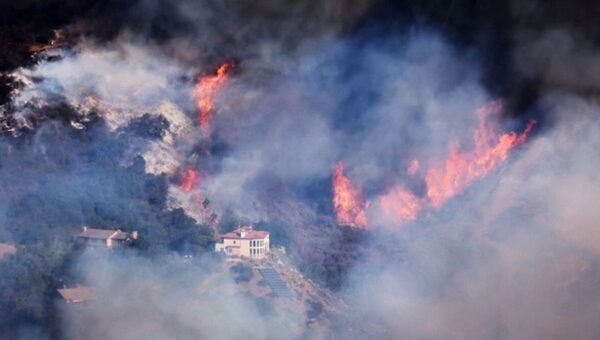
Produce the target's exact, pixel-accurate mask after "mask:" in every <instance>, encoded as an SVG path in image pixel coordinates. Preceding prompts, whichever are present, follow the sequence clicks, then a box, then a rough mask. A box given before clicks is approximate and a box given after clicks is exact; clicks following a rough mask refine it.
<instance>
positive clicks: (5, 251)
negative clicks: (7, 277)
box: [0, 243, 17, 259]
mask: <svg viewBox="0 0 600 340" xmlns="http://www.w3.org/2000/svg"><path fill="white" fill-rule="evenodd" d="M16 252H17V247H15V245H14V244H12V243H0V259H3V258H4V257H5V256H8V255H13V254H15V253H16Z"/></svg>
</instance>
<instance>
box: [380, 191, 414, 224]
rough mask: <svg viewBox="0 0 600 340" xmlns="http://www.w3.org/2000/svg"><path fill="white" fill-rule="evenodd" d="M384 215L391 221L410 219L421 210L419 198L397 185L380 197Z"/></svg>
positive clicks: (399, 221) (398, 221) (397, 221)
mask: <svg viewBox="0 0 600 340" xmlns="http://www.w3.org/2000/svg"><path fill="white" fill-rule="evenodd" d="M380 203H381V210H382V212H383V215H384V217H386V219H387V220H389V221H391V222H393V223H401V222H403V221H412V220H414V219H415V218H417V214H418V213H419V211H420V210H421V206H422V202H421V199H420V198H419V197H417V196H415V194H413V193H412V192H410V191H408V190H407V189H405V188H403V187H401V186H398V187H396V188H394V189H392V190H391V191H389V192H388V193H387V194H386V195H384V196H382V197H381V200H380Z"/></svg>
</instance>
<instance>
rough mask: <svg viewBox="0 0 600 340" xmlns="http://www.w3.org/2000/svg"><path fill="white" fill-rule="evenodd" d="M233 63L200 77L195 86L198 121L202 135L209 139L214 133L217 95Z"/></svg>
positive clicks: (225, 64) (194, 94)
mask: <svg viewBox="0 0 600 340" xmlns="http://www.w3.org/2000/svg"><path fill="white" fill-rule="evenodd" d="M232 66H233V64H231V63H224V64H222V65H221V66H219V67H218V68H217V71H216V74H214V75H205V76H202V77H200V79H199V80H198V83H196V86H195V87H194V93H193V96H194V99H195V101H196V109H197V110H198V122H199V124H200V135H201V136H202V138H205V139H208V138H210V136H211V134H212V128H211V124H212V117H213V113H214V100H215V96H216V95H217V93H218V92H219V90H220V89H221V88H223V86H224V85H225V83H226V82H227V79H228V74H229V70H230V69H231V67H232Z"/></svg>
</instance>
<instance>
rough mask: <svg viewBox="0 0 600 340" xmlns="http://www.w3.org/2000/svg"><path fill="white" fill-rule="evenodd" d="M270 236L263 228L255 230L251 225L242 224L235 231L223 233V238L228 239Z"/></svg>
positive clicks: (251, 238) (250, 238)
mask: <svg viewBox="0 0 600 340" xmlns="http://www.w3.org/2000/svg"><path fill="white" fill-rule="evenodd" d="M242 233H244V237H242ZM267 236H269V232H267V231H262V230H254V228H252V227H250V226H241V227H239V228H237V229H235V230H234V231H231V232H228V233H225V234H223V235H221V238H228V239H244V240H253V239H261V240H262V239H264V238H266V237H267Z"/></svg>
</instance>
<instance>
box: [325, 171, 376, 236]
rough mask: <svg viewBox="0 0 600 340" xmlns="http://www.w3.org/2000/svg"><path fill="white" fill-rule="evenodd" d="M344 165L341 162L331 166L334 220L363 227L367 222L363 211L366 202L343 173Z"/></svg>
mask: <svg viewBox="0 0 600 340" xmlns="http://www.w3.org/2000/svg"><path fill="white" fill-rule="evenodd" d="M345 167H346V166H345V164H344V163H343V162H339V163H337V164H336V165H335V166H334V167H333V176H332V179H333V207H334V209H335V212H336V220H337V223H338V224H340V225H345V226H352V227H360V228H364V227H366V226H367V224H368V223H367V215H366V213H365V209H366V208H367V205H368V202H367V201H366V200H365V199H363V197H362V193H361V191H360V189H359V188H357V187H355V186H354V185H353V184H352V182H351V181H350V179H349V178H348V177H347V176H346V174H345V173H344V172H345Z"/></svg>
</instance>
